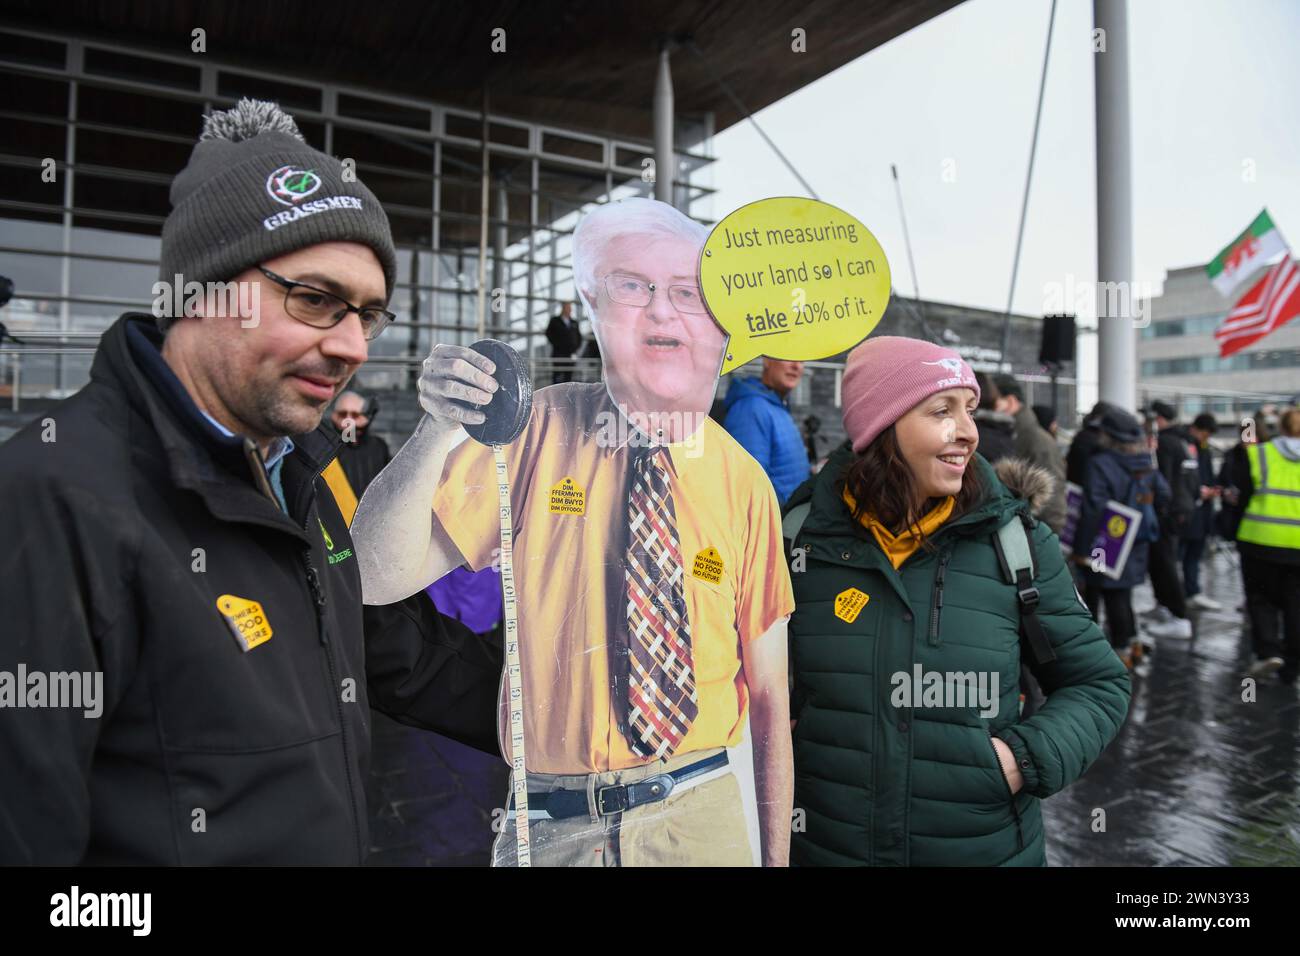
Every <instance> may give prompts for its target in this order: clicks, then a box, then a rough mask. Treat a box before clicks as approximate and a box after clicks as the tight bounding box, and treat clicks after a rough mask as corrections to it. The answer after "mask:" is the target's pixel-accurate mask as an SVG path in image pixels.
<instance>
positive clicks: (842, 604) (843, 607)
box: [835, 588, 871, 624]
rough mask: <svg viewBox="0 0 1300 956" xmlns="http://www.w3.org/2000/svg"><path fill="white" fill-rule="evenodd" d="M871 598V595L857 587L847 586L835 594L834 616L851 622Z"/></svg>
mask: <svg viewBox="0 0 1300 956" xmlns="http://www.w3.org/2000/svg"><path fill="white" fill-rule="evenodd" d="M870 600H871V595H870V594H866V593H865V592H863V591H859V590H858V589H857V588H849V589H848V590H847V591H841V592H840V593H839V594H837V595H835V616H836V617H838V618H839V619H840V620H841V621H844V622H846V623H848V624H852V623H853V622H854V621H856V620H857V619H858V615H859V614H861V613H862V609H863V608H864V607H866V606H867V602H868V601H870Z"/></svg>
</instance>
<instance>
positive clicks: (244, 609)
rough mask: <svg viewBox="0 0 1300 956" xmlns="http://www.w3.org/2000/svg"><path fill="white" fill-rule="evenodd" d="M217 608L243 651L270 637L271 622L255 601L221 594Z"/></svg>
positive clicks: (262, 642) (263, 642)
mask: <svg viewBox="0 0 1300 956" xmlns="http://www.w3.org/2000/svg"><path fill="white" fill-rule="evenodd" d="M217 610H218V611H220V612H221V614H222V616H223V617H224V618H225V619H226V624H227V625H228V626H229V627H230V633H231V634H233V635H235V641H236V643H238V644H239V646H240V647H241V648H243V650H244V651H246V652H247V651H251V650H252V649H253V648H255V647H257V645H259V644H265V643H266V642H267V641H269V640H270V639H271V622H270V621H268V620H267V619H266V612H265V611H263V610H262V605H261V604H260V603H258V602H257V601H249V600H247V599H246V598H241V597H235V595H233V594H223V595H221V597H219V598H217Z"/></svg>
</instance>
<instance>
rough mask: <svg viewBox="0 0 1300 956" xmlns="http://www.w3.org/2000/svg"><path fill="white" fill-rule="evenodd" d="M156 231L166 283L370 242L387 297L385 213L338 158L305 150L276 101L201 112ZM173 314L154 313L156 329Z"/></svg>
mask: <svg viewBox="0 0 1300 956" xmlns="http://www.w3.org/2000/svg"><path fill="white" fill-rule="evenodd" d="M171 203H172V211H171V214H170V215H168V217H167V221H166V222H164V223H163V230H162V262H161V265H160V267H159V275H160V278H161V279H162V281H163V282H166V283H172V282H175V281H177V280H176V276H178V275H179V276H181V280H180V281H181V282H183V283H190V282H199V283H207V282H228V281H230V280H231V279H233V278H234V277H235V276H237V275H239V274H240V273H241V272H243V271H245V270H246V269H250V268H252V267H253V266H256V265H258V264H259V263H262V262H265V261H266V260H268V259H274V258H276V257H277V256H282V255H285V254H287V253H290V252H294V251H295V250H298V249H303V248H306V247H307V246H314V245H316V244H318V243H322V242H358V243H361V244H363V245H366V246H369V247H370V248H371V249H373V250H374V252H375V255H376V256H377V257H378V258H379V264H380V265H381V266H382V267H383V270H384V286H385V289H386V292H387V295H388V297H389V298H391V297H392V294H393V283H394V282H395V280H396V278H397V251H396V250H395V249H394V247H393V234H392V230H391V229H390V228H389V224H388V215H387V213H385V212H384V210H383V207H381V206H380V204H379V200H378V199H376V198H375V194H374V193H372V192H371V191H370V190H369V189H367V188H366V187H365V185H364V184H363V183H362V182H361V181H360V180H358V179H357V178H356V177H355V176H346V177H345V171H344V166H343V163H342V162H341V161H340V160H337V159H335V158H334V157H332V156H327V155H325V154H324V153H322V152H319V151H318V150H315V149H312V148H311V147H310V146H308V145H307V143H306V142H305V141H304V140H303V138H302V134H301V133H300V132H298V126H297V124H296V123H294V121H293V117H291V116H289V114H287V113H285V112H284V111H283V110H281V109H280V107H279V106H278V105H277V104H275V103H269V102H266V101H264V100H250V99H243V100H240V101H239V103H238V104H237V105H236V106H235V107H234V109H230V110H223V111H221V112H217V113H210V114H209V115H208V116H206V117H205V118H204V122H203V132H202V134H201V135H200V136H199V141H198V143H196V144H195V146H194V151H193V152H192V153H191V154H190V161H189V163H188V164H187V165H186V167H185V168H184V169H183V170H181V171H180V172H179V173H178V174H177V175H176V178H175V179H174V180H172V188H171ZM173 321H175V319H173V318H165V317H159V319H158V325H159V327H160V328H162V330H163V331H166V330H167V327H168V326H169V325H171V323H172V322H173Z"/></svg>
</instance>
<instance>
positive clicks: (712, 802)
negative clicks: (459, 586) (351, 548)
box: [353, 199, 793, 866]
mask: <svg viewBox="0 0 1300 956" xmlns="http://www.w3.org/2000/svg"><path fill="white" fill-rule="evenodd" d="M707 235H708V232H707V230H706V229H705V228H704V227H703V226H700V225H699V224H697V223H695V222H693V221H691V220H690V219H688V218H687V217H686V216H684V215H682V214H681V213H680V212H678V211H677V210H676V209H674V208H672V207H671V206H669V205H667V204H664V203H659V202H656V201H654V200H648V199H632V200H625V201H623V202H620V203H614V204H610V205H606V206H602V207H600V208H598V209H597V210H595V211H594V212H592V213H589V214H588V215H587V216H586V217H585V218H584V219H583V221H582V222H581V224H580V225H579V227H578V229H577V231H576V232H575V233H574V239H573V247H574V253H573V259H574V279H575V283H576V284H577V286H578V291H579V294H580V295H581V297H582V300H583V302H584V304H585V305H586V307H587V308H588V310H589V312H590V314H591V316H592V327H593V330H594V332H595V334H596V336H597V339H598V340H599V343H600V347H601V351H602V353H603V355H604V359H605V362H604V382H600V383H594V384H578V383H565V384H557V385H553V386H550V387H548V388H544V389H541V390H539V391H538V392H536V393H535V395H534V407H533V412H532V417H531V419H530V421H529V424H528V426H527V428H526V430H525V431H524V433H523V435H522V436H521V437H520V438H519V439H518V440H517V441H515V442H513V443H512V444H510V445H508V446H506V448H505V452H506V458H507V462H508V470H509V475H510V481H511V488H512V491H511V507H512V511H513V520H514V530H515V540H514V545H513V554H514V569H515V576H516V581H517V588H518V607H519V647H520V653H521V657H522V669H523V681H522V683H523V692H524V705H525V706H524V710H525V717H524V726H525V737H526V741H527V771H528V792H529V810H530V831H531V833H530V836H531V854H532V860H533V863H534V864H536V865H577V866H619V865H622V866H644V865H715V866H716V865H750V864H751V863H752V861H753V852H752V849H751V847H750V843H749V839H748V832H747V827H746V823H745V817H744V813H743V807H742V797H741V788H740V784H739V781H738V780H737V778H736V776H735V774H734V773H733V772H732V768H731V766H730V756H729V752H730V748H734V747H736V746H737V745H738V744H740V743H741V738H742V735H743V730H744V725H745V721H746V717H747V716H748V720H749V725H750V730H751V737H752V742H753V766H754V781H753V783H754V792H755V794H756V797H757V804H758V815H759V833H760V842H761V849H762V859H763V862H764V863H765V864H766V865H784V864H785V862H786V859H787V853H788V847H789V833H790V813H791V799H792V769H791V746H790V731H789V709H788V690H787V672H786V635H785V625H786V621H787V619H788V616H789V614H790V612H791V611H792V609H793V597H792V591H791V587H790V579H789V575H788V572H787V569H786V563H785V560H784V557H783V554H782V542H781V529H780V525H781V521H780V513H779V510H778V506H777V502H776V497H775V495H774V494H773V492H772V487H771V485H770V483H769V482H768V481H767V479H766V477H765V475H764V474H763V471H762V469H761V468H760V467H759V466H758V464H757V463H756V462H755V461H754V460H753V459H752V458H751V457H750V456H749V455H748V454H747V453H746V452H745V451H744V450H743V449H742V448H741V447H740V446H739V445H738V444H737V443H736V442H735V441H734V440H733V439H732V438H731V437H730V436H728V435H727V434H726V432H725V431H723V430H722V428H721V427H720V426H719V425H718V424H717V423H716V422H714V421H712V420H711V419H709V417H708V414H707V413H708V410H709V407H710V405H711V404H712V400H713V394H714V390H715V388H716V385H717V375H718V370H719V368H720V366H721V357H722V349H723V347H724V346H725V341H726V339H725V335H724V333H723V332H722V331H721V330H720V329H719V327H718V326H717V325H716V324H715V323H714V321H713V319H712V317H711V316H710V315H709V313H708V311H707V309H706V308H705V306H704V303H703V300H702V296H701V294H700V289H699V280H698V271H697V263H698V258H699V255H700V250H701V248H702V246H703V244H704V240H705V238H706V237H707ZM491 371H492V365H491V362H490V361H489V360H488V359H486V358H485V357H484V356H481V355H479V354H478V353H476V352H473V351H471V350H469V349H465V348H460V347H455V346H446V345H439V346H438V347H436V348H435V349H434V351H433V353H432V354H431V355H430V356H429V358H428V359H427V360H426V361H425V367H424V372H423V375H422V376H421V379H420V383H419V389H420V397H421V404H422V405H423V407H424V409H425V411H426V412H427V414H426V415H425V417H424V418H423V419H422V420H421V422H420V425H419V426H418V427H417V428H416V432H415V434H414V435H413V436H412V438H411V439H410V440H409V441H408V442H407V444H406V445H405V446H404V447H403V448H402V450H401V451H400V452H399V453H398V455H397V456H396V458H395V459H394V460H393V462H392V464H390V465H389V467H388V468H387V469H385V470H384V472H383V473H382V474H380V475H379V477H378V478H376V479H375V481H374V483H373V484H372V485H371V487H370V489H369V490H368V491H367V493H366V495H365V497H364V498H363V500H362V502H361V506H360V509H359V510H358V512H357V517H356V522H355V524H354V527H353V531H354V537H355V539H356V542H357V544H356V547H357V555H358V559H359V561H360V568H361V573H362V580H363V587H364V593H365V600H366V601H367V602H375V603H384V602H389V601H393V600H397V599H399V598H401V597H405V596H406V595H407V594H409V593H411V592H412V591H414V590H417V589H419V588H422V587H424V586H426V585H427V584H429V582H430V581H433V580H436V579H437V578H438V577H440V576H441V575H443V574H445V573H447V572H448V571H449V570H451V569H452V568H454V567H457V566H459V565H461V564H464V565H467V566H469V567H470V568H472V569H476V570H477V569H479V568H482V567H485V566H489V565H491V564H492V563H493V561H494V560H496V559H497V558H498V555H499V552H498V545H499V540H500V539H499V528H498V521H499V508H498V500H497V489H496V481H495V471H494V467H493V456H492V452H491V450H490V449H489V448H487V447H485V446H482V445H479V444H478V443H476V442H471V441H464V442H462V443H460V444H459V445H457V444H456V438H457V437H458V433H460V431H461V429H460V427H459V426H460V424H461V423H475V422H479V421H482V420H483V414H482V412H480V411H477V410H471V409H470V408H468V407H466V406H465V405H463V404H461V403H462V402H470V403H474V404H477V405H482V404H485V403H486V402H487V401H488V400H489V399H490V397H491V392H492V391H493V390H494V389H495V385H496V383H495V382H494V381H493V380H492V378H491V377H490V372H491ZM460 437H463V436H460ZM453 446H454V447H453ZM430 505H432V507H431V506H430ZM506 730H507V724H506V716H505V707H504V701H503V703H502V727H501V732H502V738H503V739H506V737H507V733H506ZM505 818H506V819H505V826H504V829H503V830H502V832H501V834H500V836H499V837H498V840H497V844H496V849H495V851H494V862H495V863H497V864H498V865H511V864H512V863H513V862H514V846H515V833H514V823H513V816H512V814H511V813H507V814H506V815H505Z"/></svg>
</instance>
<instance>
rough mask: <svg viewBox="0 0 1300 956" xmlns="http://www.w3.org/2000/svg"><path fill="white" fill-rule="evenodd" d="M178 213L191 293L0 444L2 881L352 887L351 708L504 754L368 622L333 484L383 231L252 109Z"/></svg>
mask: <svg viewBox="0 0 1300 956" xmlns="http://www.w3.org/2000/svg"><path fill="white" fill-rule="evenodd" d="M172 202H173V211H172V213H171V215H170V216H169V218H168V220H167V222H166V224H165V225H164V227H163V240H162V269H161V274H162V276H163V284H164V286H165V284H167V283H170V282H172V281H173V279H175V281H176V282H177V283H178V284H180V283H182V282H183V283H186V285H185V287H184V288H185V290H186V292H185V294H186V296H187V297H188V296H189V289H190V288H191V286H190V285H188V283H194V282H197V283H198V284H199V285H198V288H203V289H206V291H205V294H204V295H202V296H198V297H197V298H196V299H195V300H194V301H193V302H190V303H187V308H186V309H185V310H184V313H183V315H182V316H181V317H176V316H175V315H174V310H172V309H170V308H169V307H168V304H167V303H168V296H166V295H160V296H159V299H158V300H157V301H156V302H155V309H156V311H157V313H158V314H157V315H155V316H150V315H146V314H136V313H128V314H126V315H124V316H122V317H121V318H120V319H119V320H118V321H117V322H116V323H115V324H114V325H113V326H112V327H111V328H110V329H109V330H108V331H107V332H106V333H105V334H104V336H103V338H102V340H101V343H100V347H99V350H98V351H97V353H96V355H95V360H94V364H93V366H92V369H91V379H90V383H89V384H88V385H87V386H86V387H85V388H83V389H82V390H81V391H80V392H78V393H77V394H76V395H74V396H72V397H71V398H69V399H67V400H66V401H64V402H62V403H60V404H59V405H57V406H55V408H53V409H52V410H50V411H49V412H48V413H47V414H46V415H45V416H44V417H43V418H41V419H39V420H37V421H34V422H33V423H31V424H30V425H29V426H28V427H26V428H24V429H23V430H22V431H20V432H19V433H18V434H17V435H15V436H14V437H13V438H12V439H11V440H10V441H9V442H7V443H6V444H5V445H4V446H3V447H0V500H3V501H4V503H5V507H4V509H3V512H2V517H0V535H2V536H3V539H4V541H5V542H6V547H5V548H4V549H3V552H0V607H3V609H4V617H5V622H4V627H3V628H0V688H3V687H4V686H6V681H5V677H6V676H8V677H9V680H8V682H7V686H8V687H9V688H10V691H11V692H10V694H9V695H8V697H7V698H6V697H5V696H4V694H3V692H2V691H0V706H3V707H4V708H5V709H0V779H4V780H6V781H8V785H7V786H6V787H5V796H4V799H3V800H2V801H0V863H40V864H72V863H94V864H105V863H107V864H113V863H145V864H355V863H359V862H361V861H362V860H363V859H364V858H365V856H366V854H367V850H368V845H369V841H368V836H367V832H366V827H367V817H366V794H365V777H366V771H367V763H368V757H369V750H370V739H369V736H370V715H369V707H370V706H372V705H373V706H375V707H376V708H378V709H380V710H383V711H385V712H387V713H389V714H391V715H392V716H394V717H395V718H396V719H398V720H401V721H403V722H405V723H409V724H413V725H417V726H424V727H428V728H431V729H436V730H440V731H442V732H444V733H448V734H450V735H453V736H457V737H459V738H460V739H462V740H465V741H466V742H470V743H473V744H475V745H477V746H480V747H482V748H484V749H494V744H493V738H494V734H495V732H494V726H495V725H494V718H495V698H496V689H497V684H498V679H499V660H494V659H493V657H492V654H491V652H490V651H489V650H488V649H486V648H483V647H481V646H478V645H477V644H476V642H475V640H474V639H473V637H472V636H471V635H469V633H468V632H467V631H465V630H464V629H463V628H461V627H460V626H459V625H458V624H456V623H455V622H452V621H448V620H446V619H444V618H442V617H440V616H439V615H437V614H436V612H434V611H433V610H432V608H431V607H430V606H428V602H427V601H425V602H423V604H419V603H413V602H407V603H403V604H398V605H391V606H389V607H386V608H374V609H370V608H367V609H365V611H364V612H363V604H362V599H361V583H360V577H359V575H358V573H357V567H356V565H357V562H356V558H355V556H354V555H353V548H352V542H351V538H350V537H349V533H348V526H347V523H346V521H345V520H344V517H343V515H342V514H341V512H340V509H339V506H338V505H337V504H336V502H335V499H334V497H333V496H332V495H331V493H330V491H329V490H328V488H327V487H326V481H325V480H324V479H323V478H322V472H323V471H325V470H326V469H327V467H328V466H329V464H330V463H331V461H332V460H333V458H334V456H335V454H336V450H337V439H336V438H334V437H332V433H331V432H330V430H329V428H328V426H325V427H321V426H320V421H321V416H322V414H323V412H324V410H325V407H326V406H327V405H328V403H329V402H330V400H331V399H333V397H334V396H335V395H336V394H337V393H338V391H339V390H340V389H342V388H343V387H344V385H345V384H346V382H347V381H348V379H349V378H350V377H351V376H352V374H353V373H354V372H355V371H356V369H357V368H358V367H359V366H360V365H361V363H362V362H364V361H365V359H366V356H367V348H368V346H367V340H368V339H369V338H372V337H373V336H374V335H375V334H377V333H378V332H379V331H380V330H382V328H383V326H384V325H385V324H386V322H387V320H388V319H389V318H391V315H390V314H389V313H387V312H386V311H385V308H384V305H385V303H386V302H387V300H388V298H389V296H390V295H391V293H392V288H393V281H394V278H395V261H396V260H395V255H394V250H393V244H392V239H391V236H390V233H389V227H388V221H387V217H386V216H385V214H384V212H383V210H382V209H381V208H380V206H379V204H378V202H377V200H376V199H375V197H374V195H373V194H372V193H371V192H370V191H369V190H368V189H366V188H365V186H363V185H362V184H361V183H360V182H357V181H355V180H354V179H348V178H345V177H344V176H343V175H342V164H341V163H340V162H339V161H338V160H335V159H333V158H331V157H328V156H325V155H323V154H321V153H319V152H316V151H315V150H313V149H311V148H310V147H308V146H307V145H306V144H305V143H304V142H302V140H301V137H300V136H299V135H298V133H297V129H296V127H295V126H294V124H293V121H292V119H291V118H289V117H288V116H286V115H285V114H283V113H281V112H280V111H279V109H278V108H277V107H274V105H273V104H265V103H263V104H258V103H253V102H251V101H244V102H241V103H240V104H239V106H238V107H236V108H235V109H234V110H231V111H229V112H226V113H217V114H213V115H212V116H210V117H208V118H207V120H206V122H205V129H204V133H203V137H202V138H201V140H200V142H199V144H198V145H197V146H196V147H195V150H194V153H193V155H192V157H191V159H190V162H189V165H188V166H187V167H186V169H185V170H184V171H182V172H181V173H180V174H179V175H178V176H177V178H176V180H175V182H174V184H173V187H172ZM230 280H233V282H234V285H233V286H226V291H228V290H229V289H231V288H233V289H235V290H236V291H237V293H238V294H237V295H236V297H235V305H234V307H229V306H230V303H231V300H229V299H227V300H226V305H225V306H223V305H222V304H221V302H220V294H214V293H213V291H212V289H213V284H215V283H220V284H222V285H225V284H226V283H227V282H228V281H230ZM221 294H224V292H223V293H221ZM155 295H158V286H155ZM350 303H361V305H360V306H356V305H352V304H350ZM289 436H292V437H289ZM363 614H364V617H363ZM363 632H364V635H365V636H364V639H363ZM15 674H18V675H22V676H23V678H24V679H23V681H22V685H21V686H19V685H18V684H17V683H16V682H15V680H14V677H13V675H15ZM15 688H16V690H17V692H18V694H19V695H21V696H22V701H21V703H19V702H18V700H17V699H16V698H15V694H14V693H13V690H14V689H15ZM52 688H59V689H60V693H50V690H51V689H52ZM77 690H80V691H81V693H80V694H79V695H78V694H77V693H76V691H77ZM88 690H90V691H92V692H93V696H94V697H95V698H96V699H95V700H94V701H93V702H92V703H93V707H84V706H76V704H77V703H80V704H83V705H84V704H85V703H86V697H87V693H86V692H87V691H88ZM78 696H80V698H81V700H80V701H77V700H76V698H77V697H78ZM10 708H13V709H10Z"/></svg>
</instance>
